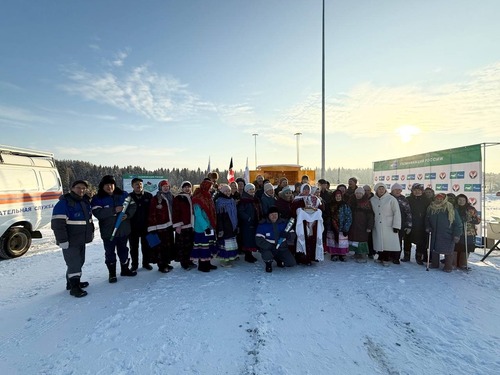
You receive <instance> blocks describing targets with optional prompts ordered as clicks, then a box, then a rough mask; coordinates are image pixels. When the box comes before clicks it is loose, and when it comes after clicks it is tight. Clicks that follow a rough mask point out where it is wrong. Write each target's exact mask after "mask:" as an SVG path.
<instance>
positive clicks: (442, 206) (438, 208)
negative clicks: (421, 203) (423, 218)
mask: <svg viewBox="0 0 500 375" xmlns="http://www.w3.org/2000/svg"><path fill="white" fill-rule="evenodd" d="M429 210H430V212H431V214H432V215H435V214H438V213H440V212H446V211H448V221H449V222H450V228H451V225H452V224H453V222H454V221H455V208H454V207H453V205H452V204H451V203H450V202H448V197H446V198H444V199H443V200H442V201H441V202H438V201H437V200H433V201H432V202H431V204H430V205H429Z"/></svg>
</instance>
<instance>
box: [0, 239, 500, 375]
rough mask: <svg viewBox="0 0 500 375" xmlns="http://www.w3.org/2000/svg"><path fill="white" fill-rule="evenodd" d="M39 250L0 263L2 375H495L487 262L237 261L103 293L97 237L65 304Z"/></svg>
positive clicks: (491, 266)
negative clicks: (267, 264) (78, 287)
mask: <svg viewBox="0 0 500 375" xmlns="http://www.w3.org/2000/svg"><path fill="white" fill-rule="evenodd" d="M49 241H50V238H47V239H46V240H43V241H41V242H42V243H38V244H37V245H36V246H35V249H33V251H31V252H30V253H28V254H27V255H26V256H24V257H21V258H18V259H13V260H9V261H2V262H0V285H1V299H0V332H1V336H2V340H1V342H0V373H1V374H314V375H317V374H424V373H425V374H494V373H499V371H500V357H499V356H498V353H499V352H498V344H499V342H500V324H499V322H500V294H499V293H498V291H499V290H500V277H499V276H500V258H498V255H499V254H498V253H496V254H495V253H494V254H493V256H491V257H489V258H488V259H487V261H486V262H485V263H483V262H480V261H479V259H480V256H479V255H482V250H481V251H480V254H478V255H476V254H473V255H471V268H472V270H471V271H470V272H469V273H464V272H462V271H455V272H453V273H451V274H446V273H444V272H442V271H437V270H430V271H429V272H426V271H425V267H422V266H418V265H416V264H415V263H414V262H412V263H410V264H401V265H400V266H396V265H393V266H391V267H388V268H383V267H381V266H380V265H378V264H375V263H368V264H364V265H363V264H356V263H354V262H353V261H348V262H347V263H345V264H341V263H333V262H330V261H325V262H322V263H318V264H315V265H313V266H311V267H296V268H293V269H276V270H275V271H274V272H273V273H272V274H266V273H264V272H263V265H262V263H257V264H254V265H251V264H248V263H245V262H243V261H239V262H238V263H237V265H236V266H235V267H234V268H232V269H221V268H219V269H218V270H216V271H214V272H210V273H209V274H203V273H200V272H198V271H196V270H192V271H189V272H187V271H184V270H182V269H181V268H180V267H179V265H178V264H175V269H174V270H173V271H172V272H171V273H169V274H166V275H164V274H161V273H159V272H157V271H156V270H155V271H146V270H143V269H141V270H140V272H139V275H138V276H137V277H135V278H121V277H120V278H119V280H118V283H117V284H114V285H111V284H109V283H108V282H107V270H106V269H105V265H104V263H103V258H104V256H103V250H102V243H101V241H96V242H95V243H93V244H92V245H90V246H89V247H88V251H87V255H88V259H87V263H86V265H85V269H84V272H85V280H88V281H89V282H90V283H91V285H90V287H89V288H88V292H89V295H88V296H87V297H85V298H81V299H76V298H74V297H71V296H69V294H68V292H67V291H66V290H64V286H65V281H64V277H63V275H64V270H65V266H64V261H63V258H62V255H61V253H60V251H59V250H58V249H57V248H56V247H55V246H54V245H52V244H50V243H49ZM37 246H38V247H39V248H38V251H37V249H36V247H37ZM30 254H31V255H30Z"/></svg>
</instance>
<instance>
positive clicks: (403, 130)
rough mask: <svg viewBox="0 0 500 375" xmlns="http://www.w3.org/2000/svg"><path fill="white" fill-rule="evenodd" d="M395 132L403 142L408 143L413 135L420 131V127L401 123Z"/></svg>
mask: <svg viewBox="0 0 500 375" xmlns="http://www.w3.org/2000/svg"><path fill="white" fill-rule="evenodd" d="M396 132H397V133H398V134H399V136H400V137H401V140H402V141H403V142H404V143H408V142H410V141H411V139H412V138H413V136H414V135H417V134H419V133H420V129H419V128H417V127H416V126H413V125H403V126H400V127H399V128H397V129H396Z"/></svg>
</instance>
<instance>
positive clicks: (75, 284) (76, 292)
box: [69, 277, 87, 298]
mask: <svg viewBox="0 0 500 375" xmlns="http://www.w3.org/2000/svg"><path fill="white" fill-rule="evenodd" d="M69 283H70V284H71V289H70V291H69V294H71V295H72V296H74V297H76V298H80V297H85V296H86V295H87V292H86V291H85V290H83V289H82V288H80V278H79V277H72V278H71V279H69Z"/></svg>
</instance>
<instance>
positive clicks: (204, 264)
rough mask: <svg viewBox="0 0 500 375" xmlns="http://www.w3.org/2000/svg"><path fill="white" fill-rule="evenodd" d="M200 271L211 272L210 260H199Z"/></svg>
mask: <svg viewBox="0 0 500 375" xmlns="http://www.w3.org/2000/svg"><path fill="white" fill-rule="evenodd" d="M198 271H201V272H210V262H208V261H206V260H205V261H202V260H200V261H198Z"/></svg>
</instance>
